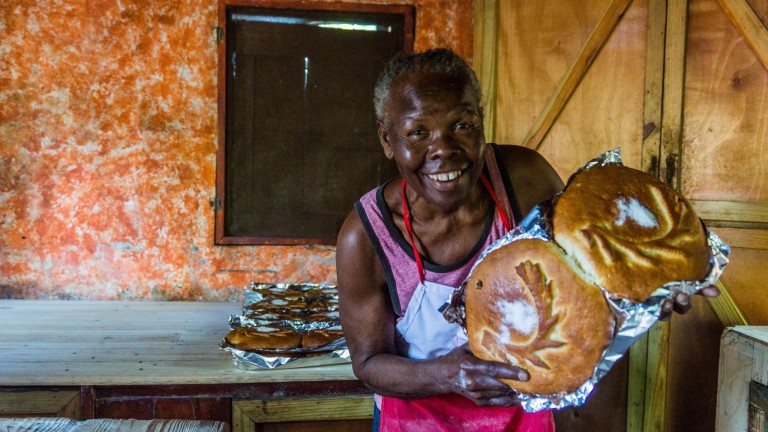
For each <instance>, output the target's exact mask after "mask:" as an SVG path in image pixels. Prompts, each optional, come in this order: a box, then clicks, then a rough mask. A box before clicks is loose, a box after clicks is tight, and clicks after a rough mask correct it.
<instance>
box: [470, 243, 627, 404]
mask: <svg viewBox="0 0 768 432" xmlns="http://www.w3.org/2000/svg"><path fill="white" fill-rule="evenodd" d="M465 307H466V323H467V333H468V337H469V347H470V349H471V350H472V353H474V354H475V356H477V357H479V358H481V359H484V360H493V361H499V362H503V363H508V364H512V365H516V366H520V367H522V368H524V369H526V370H527V371H528V372H529V374H530V377H531V378H530V380H529V381H526V382H522V381H512V380H504V381H505V382H506V383H507V384H509V385H510V386H512V387H513V388H515V389H516V390H518V391H520V392H523V393H532V394H556V393H561V392H572V391H574V390H576V389H577V388H578V387H579V386H581V385H582V384H584V383H585V382H586V381H587V380H588V379H589V378H590V377H591V376H592V374H593V372H594V369H595V366H596V365H597V363H598V362H599V361H600V358H601V357H602V353H603V350H604V349H605V348H606V347H607V346H608V344H609V343H610V341H611V338H612V337H613V331H614V319H613V315H612V314H611V311H610V309H609V307H608V304H607V302H606V300H605V297H604V296H603V294H602V292H601V291H600V289H599V288H598V287H597V286H595V285H594V284H590V283H588V282H586V281H585V280H584V279H583V278H581V277H580V275H579V274H578V273H577V272H576V271H575V270H573V268H572V263H570V262H569V260H568V258H567V257H566V256H565V254H564V253H563V251H562V250H561V249H560V248H559V247H558V246H557V245H556V244H554V243H553V242H549V241H545V240H536V239H524V240H517V241H514V242H512V243H509V244H507V245H505V246H502V247H500V248H498V249H496V250H494V251H492V252H490V253H488V254H487V255H486V256H485V258H483V260H482V261H480V262H479V263H478V264H477V266H475V268H474V269H473V270H472V273H471V274H470V276H469V278H468V279H467V284H466V288H465Z"/></svg>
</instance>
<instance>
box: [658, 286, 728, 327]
mask: <svg viewBox="0 0 768 432" xmlns="http://www.w3.org/2000/svg"><path fill="white" fill-rule="evenodd" d="M697 294H700V295H703V296H704V297H717V296H719V295H720V290H719V289H718V288H717V287H716V286H714V285H710V286H708V287H705V288H703V289H702V290H701V291H699V292H698V293H697ZM690 309H691V298H690V296H689V295H688V294H685V293H682V292H681V293H677V295H675V297H674V298H673V299H672V300H669V299H667V300H664V301H663V302H662V303H661V315H660V316H659V320H661V321H666V320H668V319H669V318H671V317H672V313H673V312H677V313H679V314H684V313H687V312H688V311H689V310H690Z"/></svg>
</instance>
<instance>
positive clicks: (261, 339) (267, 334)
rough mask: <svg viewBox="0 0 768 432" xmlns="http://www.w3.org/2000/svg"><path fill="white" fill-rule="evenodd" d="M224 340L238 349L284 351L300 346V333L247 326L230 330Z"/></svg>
mask: <svg viewBox="0 0 768 432" xmlns="http://www.w3.org/2000/svg"><path fill="white" fill-rule="evenodd" d="M224 340H225V341H226V342H227V344H229V345H230V346H231V347H232V348H235V349H239V350H240V351H264V350H279V351H285V350H291V349H295V348H299V347H300V346H301V334H300V333H297V332H295V331H293V330H278V331H263V330H262V329H259V328H255V327H247V326H245V327H238V328H236V329H234V330H232V331H230V332H229V333H228V334H227V336H226V337H225V338H224Z"/></svg>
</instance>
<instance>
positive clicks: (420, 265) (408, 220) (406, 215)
mask: <svg viewBox="0 0 768 432" xmlns="http://www.w3.org/2000/svg"><path fill="white" fill-rule="evenodd" d="M480 180H481V181H482V182H483V186H485V189H486V190H487V191H488V194H489V195H491V198H492V199H493V203H494V204H495V206H496V210H497V211H498V212H499V217H500V218H501V223H503V224H504V228H505V229H506V230H507V231H510V230H511V229H512V225H511V224H510V223H509V218H507V214H506V213H504V209H502V207H501V205H500V204H499V199H498V198H497V197H496V192H494V190H493V186H492V185H491V182H489V181H488V179H487V178H486V177H485V174H480ZM406 186H407V183H406V181H405V179H403V185H402V187H401V189H400V193H401V196H402V197H401V199H402V201H403V221H404V222H405V230H406V231H407V232H408V238H409V239H410V240H411V247H412V248H413V259H415V260H416V268H417V269H418V270H419V280H421V282H422V283H423V282H424V275H425V271H424V264H423V263H422V260H421V255H419V251H418V250H417V249H416V242H415V241H414V239H413V228H411V214H410V212H409V211H408V199H407V198H406V196H405V188H406Z"/></svg>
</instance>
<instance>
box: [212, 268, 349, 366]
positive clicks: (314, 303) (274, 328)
mask: <svg viewBox="0 0 768 432" xmlns="http://www.w3.org/2000/svg"><path fill="white" fill-rule="evenodd" d="M243 296H244V300H243V313H242V314H241V315H231V316H230V317H229V327H230V329H231V330H235V329H237V328H239V327H250V328H252V329H254V330H256V331H257V332H259V333H264V334H267V333H270V332H278V331H286V330H290V331H293V332H296V333H300V334H302V333H306V332H308V331H312V330H329V331H340V330H341V322H340V320H339V310H338V309H339V298H338V292H337V290H336V287H335V286H331V285H320V284H279V283H256V282H251V283H250V285H249V286H248V287H247V288H246V289H245V290H244V291H243ZM219 347H220V348H221V349H223V350H225V351H228V352H229V353H231V354H232V359H233V361H234V363H235V365H236V366H237V367H238V368H239V369H243V370H261V369H272V368H276V367H282V368H298V367H310V366H323V365H332V364H340V363H349V362H350V358H349V349H348V348H347V343H346V340H345V339H344V337H339V338H337V339H334V340H333V341H331V342H330V343H328V344H326V345H323V346H320V347H314V348H292V349H282V350H280V349H263V350H258V351H244V350H242V349H238V348H237V347H236V346H232V345H231V344H229V343H228V342H227V340H226V339H222V341H221V342H220V344H219Z"/></svg>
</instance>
